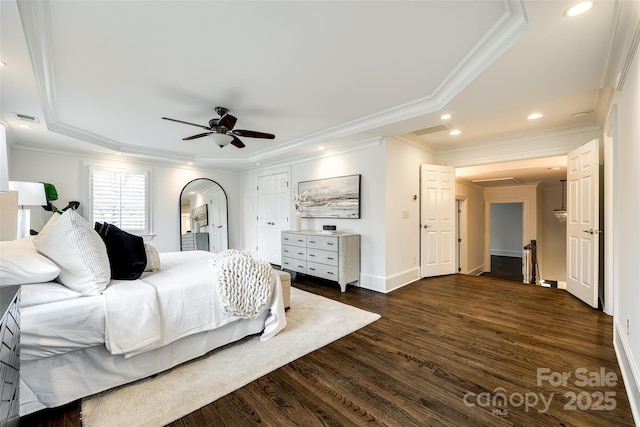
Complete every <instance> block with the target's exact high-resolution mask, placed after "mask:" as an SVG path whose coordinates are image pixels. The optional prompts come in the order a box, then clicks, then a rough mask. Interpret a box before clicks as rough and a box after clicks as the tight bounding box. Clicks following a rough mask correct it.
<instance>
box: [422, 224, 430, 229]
mask: <svg viewBox="0 0 640 427" xmlns="http://www.w3.org/2000/svg"><path fill="white" fill-rule="evenodd" d="M423 227H424V228H431V226H430V225H426V224H425V225H423Z"/></svg>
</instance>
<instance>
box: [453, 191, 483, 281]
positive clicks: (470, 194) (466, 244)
mask: <svg viewBox="0 0 640 427" xmlns="http://www.w3.org/2000/svg"><path fill="white" fill-rule="evenodd" d="M456 199H458V200H462V201H463V204H464V206H463V210H466V212H463V213H466V218H465V219H466V221H463V224H462V227H463V229H462V230H461V231H460V238H461V239H462V256H461V258H462V262H461V265H460V268H461V269H462V271H461V273H463V274H473V275H479V274H482V273H483V272H484V271H485V268H484V188H483V187H480V186H479V185H476V184H472V183H467V182H463V181H460V180H458V181H456ZM465 223H466V224H465Z"/></svg>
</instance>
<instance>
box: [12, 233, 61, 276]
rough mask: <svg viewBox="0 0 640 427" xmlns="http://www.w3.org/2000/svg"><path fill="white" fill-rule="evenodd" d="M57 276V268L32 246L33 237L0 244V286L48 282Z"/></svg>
mask: <svg viewBox="0 0 640 427" xmlns="http://www.w3.org/2000/svg"><path fill="white" fill-rule="evenodd" d="M58 274H60V269H59V268H58V266H57V265H55V264H54V263H53V262H52V261H51V260H50V259H48V258H46V257H44V256H42V255H40V254H39V253H38V251H37V250H36V248H35V246H33V236H28V237H25V238H24V239H19V240H12V241H7V242H0V286H10V285H25V284H28V283H39V282H48V281H50V280H53V279H55V278H56V277H58Z"/></svg>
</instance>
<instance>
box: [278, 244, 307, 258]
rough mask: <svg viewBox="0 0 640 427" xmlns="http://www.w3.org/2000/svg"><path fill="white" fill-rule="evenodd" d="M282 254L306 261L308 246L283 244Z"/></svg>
mask: <svg viewBox="0 0 640 427" xmlns="http://www.w3.org/2000/svg"><path fill="white" fill-rule="evenodd" d="M282 256H283V257H285V258H295V259H301V260H303V261H306V259H307V248H304V247H302V246H292V245H282Z"/></svg>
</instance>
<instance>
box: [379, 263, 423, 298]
mask: <svg viewBox="0 0 640 427" xmlns="http://www.w3.org/2000/svg"><path fill="white" fill-rule="evenodd" d="M416 280H420V267H415V268H412V269H409V270H407V271H403V272H400V273H397V274H394V275H392V276H389V277H387V292H391V291H393V290H396V289H399V288H401V287H403V286H406V285H408V284H409V283H413V282H415V281H416Z"/></svg>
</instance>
